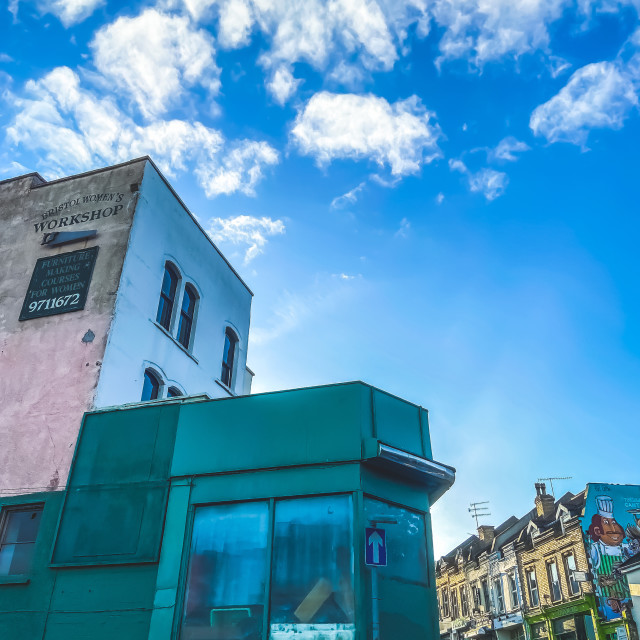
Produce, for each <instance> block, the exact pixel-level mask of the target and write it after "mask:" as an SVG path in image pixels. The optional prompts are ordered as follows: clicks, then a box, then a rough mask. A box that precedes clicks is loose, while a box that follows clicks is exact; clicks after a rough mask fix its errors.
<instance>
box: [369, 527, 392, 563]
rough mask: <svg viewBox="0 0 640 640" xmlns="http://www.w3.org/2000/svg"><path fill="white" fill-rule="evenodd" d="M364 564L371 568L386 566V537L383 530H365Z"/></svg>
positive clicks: (373, 528)
mask: <svg viewBox="0 0 640 640" xmlns="http://www.w3.org/2000/svg"><path fill="white" fill-rule="evenodd" d="M365 541H366V546H365V560H364V562H365V564H368V565H370V566H372V567H386V566H387V536H386V532H385V530H384V529H378V528H376V527H366V528H365Z"/></svg>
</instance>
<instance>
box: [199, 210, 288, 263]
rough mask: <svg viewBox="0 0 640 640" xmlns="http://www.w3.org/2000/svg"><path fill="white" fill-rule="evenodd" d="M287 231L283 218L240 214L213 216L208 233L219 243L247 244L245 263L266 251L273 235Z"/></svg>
mask: <svg viewBox="0 0 640 640" xmlns="http://www.w3.org/2000/svg"><path fill="white" fill-rule="evenodd" d="M284 232H285V226H284V222H282V220H273V219H272V218H269V217H262V218H257V217H254V216H247V215H240V216H235V217H231V218H213V219H212V220H211V221H210V223H209V228H208V229H207V233H208V234H209V235H210V236H211V239H212V240H213V241H214V242H217V243H225V242H226V243H230V244H233V245H240V246H245V247H246V251H245V254H244V263H245V264H248V263H249V262H251V260H253V259H254V258H255V257H256V256H258V255H260V254H261V253H262V252H263V251H264V247H265V245H266V244H267V242H268V239H269V238H270V237H271V236H277V235H281V234H283V233H284Z"/></svg>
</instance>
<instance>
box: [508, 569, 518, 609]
mask: <svg viewBox="0 0 640 640" xmlns="http://www.w3.org/2000/svg"><path fill="white" fill-rule="evenodd" d="M507 580H508V581H509V595H510V597H511V608H512V609H516V608H517V607H518V605H519V604H520V602H519V599H518V585H517V584H516V579H515V575H514V574H512V573H510V574H509V575H508V576H507Z"/></svg>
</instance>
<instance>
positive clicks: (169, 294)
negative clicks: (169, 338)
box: [156, 262, 178, 331]
mask: <svg viewBox="0 0 640 640" xmlns="http://www.w3.org/2000/svg"><path fill="white" fill-rule="evenodd" d="M177 286H178V274H177V273H176V270H175V269H174V268H173V267H172V266H171V265H170V264H169V263H168V262H167V264H166V265H165V266H164V276H163V278H162V288H161V289H160V302H159V303H158V315H157V316H156V322H157V323H158V324H159V325H161V326H163V327H164V328H165V329H167V331H168V330H169V328H170V325H171V314H172V313H173V303H174V302H175V299H176V288H177Z"/></svg>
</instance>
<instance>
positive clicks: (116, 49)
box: [91, 9, 220, 118]
mask: <svg viewBox="0 0 640 640" xmlns="http://www.w3.org/2000/svg"><path fill="white" fill-rule="evenodd" d="M91 48H92V49H93V53H94V63H95V65H96V67H97V68H98V70H99V71H100V72H101V73H102V74H103V76H104V77H105V78H106V80H107V81H110V82H111V83H113V86H115V87H116V88H117V89H119V90H120V92H121V93H122V94H124V95H126V96H130V97H131V99H132V100H133V101H134V102H136V103H137V105H138V108H139V109H140V111H141V113H142V114H143V115H145V116H146V117H149V118H151V117H154V116H158V115H160V114H162V113H164V112H166V111H167V110H168V109H169V108H170V107H171V106H172V105H174V104H177V103H178V102H179V99H180V98H181V96H183V94H184V93H185V89H186V88H187V87H190V86H193V85H196V84H199V85H201V86H203V87H205V88H206V89H207V90H209V92H210V94H211V95H215V94H216V93H217V91H218V89H219V86H220V81H219V75H220V70H219V69H218V67H217V66H216V64H215V59H214V54H215V51H214V47H213V39H212V38H211V36H210V35H209V34H208V33H207V32H206V31H204V30H201V29H195V28H194V27H193V25H192V24H191V23H190V21H189V20H188V18H186V17H181V16H170V15H167V14H164V13H161V12H160V11H157V10H155V9H147V10H146V11H144V12H143V13H142V14H140V15H139V16H137V17H135V18H128V17H121V18H118V19H117V20H116V21H115V22H114V23H112V24H110V25H108V26H106V27H103V28H102V29H100V31H98V33H97V34H96V36H95V38H94V40H93V42H92V43H91Z"/></svg>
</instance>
